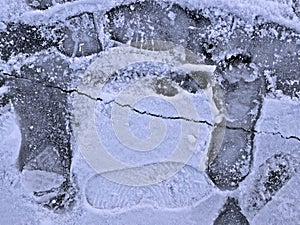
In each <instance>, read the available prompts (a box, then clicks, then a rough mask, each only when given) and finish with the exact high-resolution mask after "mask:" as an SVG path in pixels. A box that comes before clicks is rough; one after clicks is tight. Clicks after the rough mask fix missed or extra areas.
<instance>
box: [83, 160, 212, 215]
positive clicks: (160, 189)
mask: <svg viewBox="0 0 300 225" xmlns="http://www.w3.org/2000/svg"><path fill="white" fill-rule="evenodd" d="M177 166H178V164H177V163H171V162H169V163H166V162H165V163H161V164H160V165H158V166H157V167H155V168H156V170H152V173H151V172H149V171H147V173H140V172H141V169H140V168H139V167H135V168H130V169H127V170H125V171H114V172H110V173H108V174H105V175H104V176H107V177H109V178H110V179H111V178H113V177H116V176H118V177H124V179H126V180H128V179H127V177H128V175H129V176H130V177H136V179H143V180H148V181H149V182H153V180H154V179H157V177H159V176H161V175H162V174H164V173H165V172H166V171H168V172H169V171H173V170H174V169H177ZM132 175H134V176H132ZM104 176H102V175H95V176H93V177H92V178H90V179H89V180H88V182H87V184H86V189H85V196H86V199H87V202H88V203H89V204H90V205H91V206H92V207H94V208H97V209H102V210H113V209H120V210H127V209H130V208H133V207H137V206H139V207H140V206H146V205H151V206H153V207H155V208H161V209H166V208H168V209H175V208H185V207H192V206H194V205H196V204H197V203H199V202H200V201H202V200H205V199H206V198H208V197H209V196H210V194H211V193H212V186H211V185H209V183H208V182H209V181H208V180H207V177H206V176H205V173H204V172H202V171H198V170H196V169H194V168H193V167H191V166H184V167H183V168H182V169H181V170H180V171H179V172H178V173H177V174H175V175H174V176H172V177H170V178H168V179H167V180H164V181H162V182H159V183H154V184H150V185H147V186H127V185H123V184H119V183H115V182H113V181H111V180H109V179H107V178H105V177H104Z"/></svg>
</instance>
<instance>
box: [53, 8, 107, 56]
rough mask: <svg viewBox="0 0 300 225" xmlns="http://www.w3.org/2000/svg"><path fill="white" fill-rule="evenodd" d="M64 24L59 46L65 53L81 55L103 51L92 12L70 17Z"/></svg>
mask: <svg viewBox="0 0 300 225" xmlns="http://www.w3.org/2000/svg"><path fill="white" fill-rule="evenodd" d="M63 26H64V37H63V40H62V41H61V43H60V47H59V50H60V51H61V52H62V53H63V54H65V55H67V56H72V57H75V56H76V57H80V56H88V55H91V54H94V53H98V52H100V51H102V45H101V43H100V40H99V39H98V33H97V30H96V26H95V23H94V16H93V14H92V13H82V14H79V15H75V16H72V17H69V18H68V19H67V20H66V22H64V25H63Z"/></svg>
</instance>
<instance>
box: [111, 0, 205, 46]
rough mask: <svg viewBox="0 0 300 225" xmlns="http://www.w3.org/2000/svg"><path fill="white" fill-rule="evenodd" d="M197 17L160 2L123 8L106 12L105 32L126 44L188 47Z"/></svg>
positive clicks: (147, 2) (135, 4) (145, 2)
mask: <svg viewBox="0 0 300 225" xmlns="http://www.w3.org/2000/svg"><path fill="white" fill-rule="evenodd" d="M193 17H194V19H195V18H196V16H195V15H192V13H188V10H187V9H183V8H182V7H181V6H179V5H177V4H171V3H163V4H160V3H158V2H156V1H143V2H135V3H131V4H129V5H120V6H117V7H115V8H113V9H112V10H110V11H108V12H107V13H106V20H107V22H106V24H105V31H106V32H107V33H109V34H110V36H111V38H112V39H113V40H115V41H119V42H122V43H127V42H129V41H130V42H141V41H144V40H152V39H154V40H160V41H169V42H173V43H176V44H180V45H183V46H185V45H186V40H187V37H188V32H189V26H196V24H197V23H199V21H200V19H199V21H195V20H194V19H193Z"/></svg>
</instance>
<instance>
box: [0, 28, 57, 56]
mask: <svg viewBox="0 0 300 225" xmlns="http://www.w3.org/2000/svg"><path fill="white" fill-rule="evenodd" d="M51 46H57V43H56V42H54V41H52V40H50V39H47V37H45V36H44V35H43V33H42V29H41V27H40V26H33V25H28V24H24V23H9V24H8V25H7V29H6V31H3V32H0V58H1V59H2V60H5V61H7V60H8V59H9V58H10V57H11V56H14V55H18V54H19V53H29V54H30V53H35V52H39V51H41V50H43V49H47V48H49V47H51Z"/></svg>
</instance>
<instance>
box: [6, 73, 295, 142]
mask: <svg viewBox="0 0 300 225" xmlns="http://www.w3.org/2000/svg"><path fill="white" fill-rule="evenodd" d="M2 74H3V75H4V76H7V77H12V78H14V79H23V80H26V81H29V82H32V83H38V84H42V85H44V86H45V87H49V88H55V89H58V90H60V91H62V92H65V93H67V94H72V93H77V94H78V95H82V96H85V97H87V98H89V99H92V100H94V101H100V102H103V103H104V104H112V103H115V104H117V105H118V106H120V107H126V108H129V109H130V110H132V111H134V112H136V113H138V114H141V115H149V116H152V117H156V118H162V119H166V120H184V121H188V122H191V123H197V124H206V125H208V126H210V127H215V126H216V125H215V124H212V123H210V122H208V121H206V120H195V119H192V118H185V117H182V116H164V115H160V114H155V113H151V112H147V111H141V110H139V109H137V108H135V107H133V106H131V105H129V104H121V103H119V102H117V101H115V100H111V101H109V102H104V100H103V99H101V98H95V97H93V96H90V95H88V94H87V93H84V92H81V91H79V90H77V89H64V88H62V87H60V86H55V85H51V84H45V83H44V82H42V81H37V80H33V79H30V78H25V77H21V76H17V75H15V74H8V73H2ZM226 129H229V130H242V131H245V132H247V133H249V134H267V135H278V136H280V137H281V138H283V139H287V140H289V139H294V140H297V141H299V142H300V137H297V136H296V135H291V136H285V135H283V134H282V133H280V132H271V131H260V130H256V129H245V128H243V127H231V126H228V125H226Z"/></svg>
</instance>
